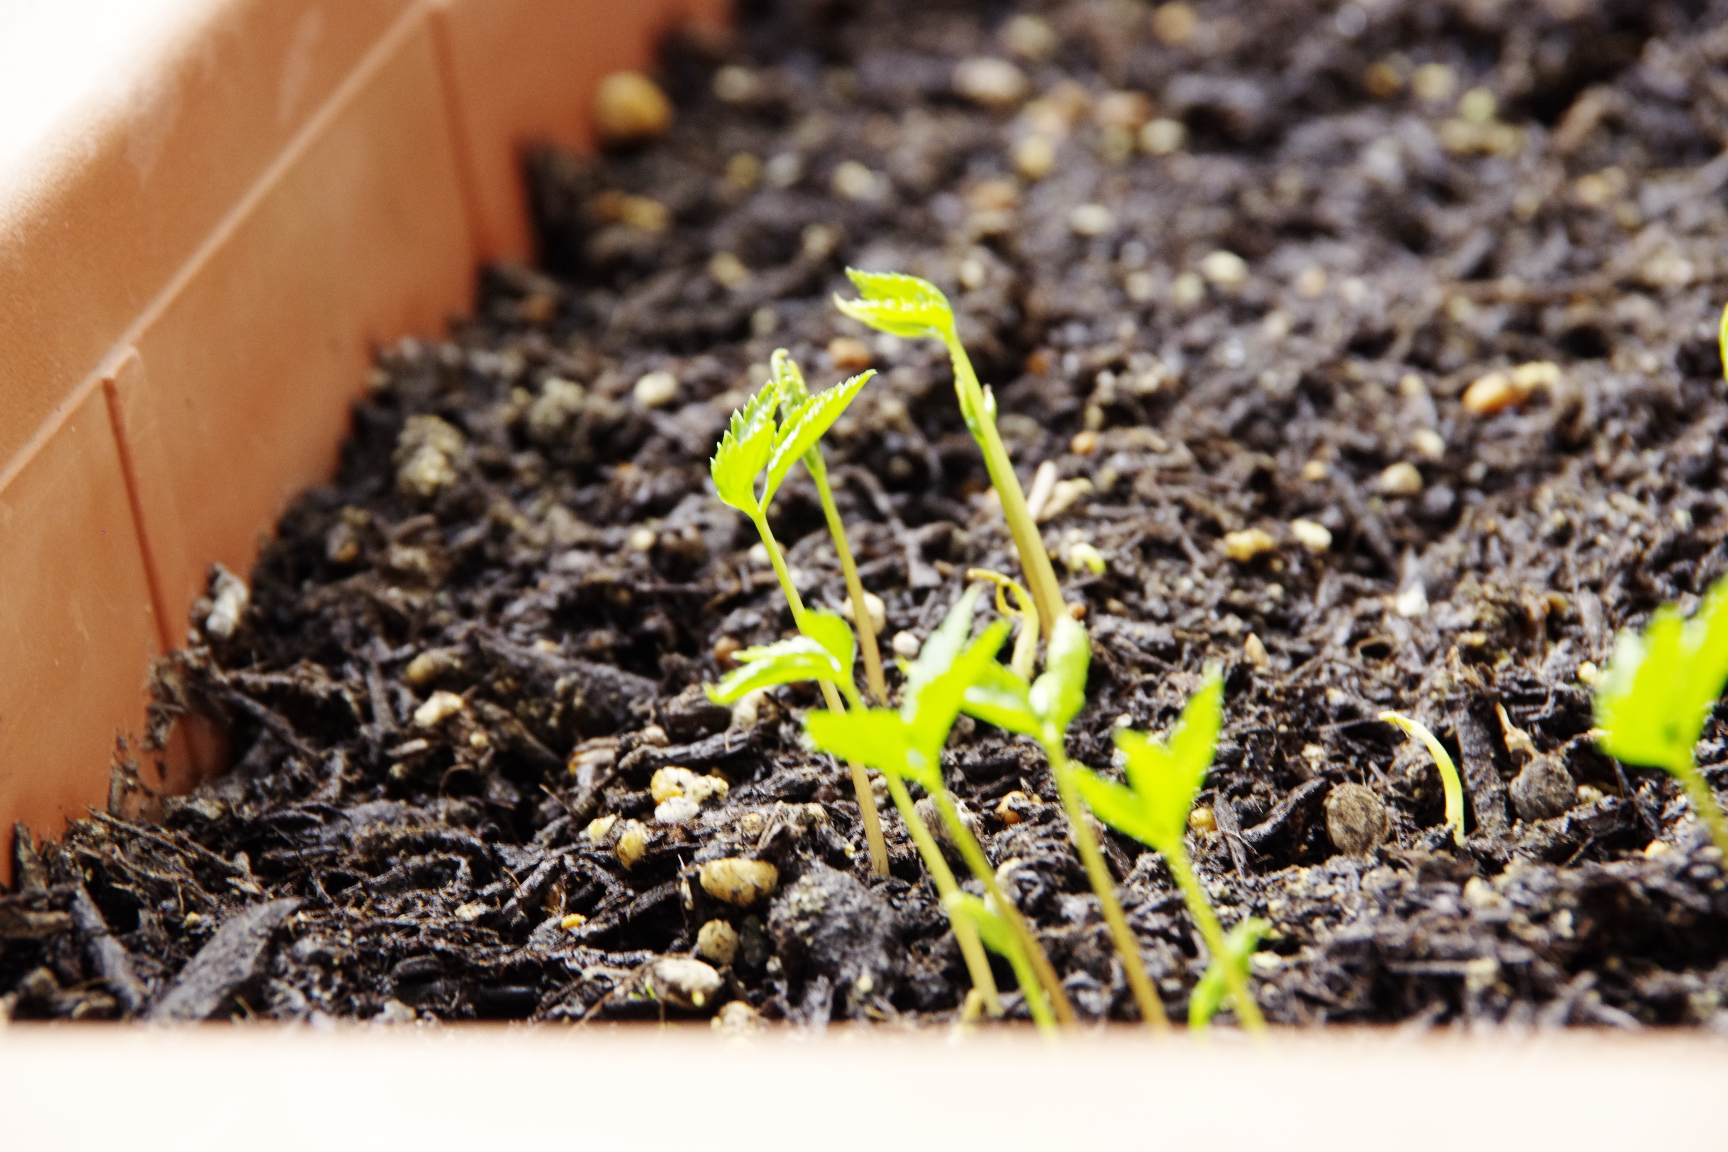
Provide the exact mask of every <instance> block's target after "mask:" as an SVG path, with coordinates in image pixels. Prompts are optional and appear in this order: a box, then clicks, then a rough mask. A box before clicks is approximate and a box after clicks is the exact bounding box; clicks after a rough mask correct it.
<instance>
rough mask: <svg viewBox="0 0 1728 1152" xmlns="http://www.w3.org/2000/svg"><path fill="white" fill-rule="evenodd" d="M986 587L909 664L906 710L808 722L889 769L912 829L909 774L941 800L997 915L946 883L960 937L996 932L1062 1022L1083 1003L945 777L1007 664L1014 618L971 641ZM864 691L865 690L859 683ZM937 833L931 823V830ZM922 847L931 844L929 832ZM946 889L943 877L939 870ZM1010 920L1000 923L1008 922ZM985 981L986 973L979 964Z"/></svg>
mask: <svg viewBox="0 0 1728 1152" xmlns="http://www.w3.org/2000/svg"><path fill="white" fill-rule="evenodd" d="M978 591H979V590H978V589H971V590H968V591H967V593H966V594H965V595H964V596H962V597H961V598H960V602H959V603H958V604H957V605H955V607H954V609H953V610H952V611H950V612H949V614H948V617H947V619H945V620H944V621H943V622H942V625H941V626H940V627H939V628H937V629H936V631H935V632H933V633H932V634H931V636H930V638H929V639H928V640H926V641H925V643H924V646H923V649H922V650H921V651H920V652H919V654H918V658H917V660H915V661H913V663H911V664H910V665H908V666H907V668H906V687H905V690H904V693H903V697H902V699H903V701H904V702H903V703H902V705H901V707H900V708H899V709H898V710H894V709H887V708H874V709H868V710H865V709H857V710H854V711H851V712H848V713H844V714H841V713H837V712H828V713H821V714H814V715H810V716H806V717H805V721H804V724H805V729H806V730H807V731H808V732H809V734H810V739H811V742H812V743H813V744H815V745H816V747H817V748H819V749H821V750H822V751H825V752H830V753H832V754H834V755H836V756H842V757H846V758H850V759H856V760H859V761H862V762H863V763H866V764H868V765H870V766H871V767H872V768H875V769H877V770H878V771H880V772H881V773H882V774H883V775H884V776H886V777H887V779H888V787H889V793H890V795H892V796H893V798H894V803H895V805H896V806H897V807H898V808H899V809H900V812H901V815H902V816H903V817H905V818H906V825H907V828H908V830H910V831H912V832H913V835H914V837H915V838H916V837H917V836H918V829H919V827H921V822H920V821H917V812H916V810H915V809H914V808H913V805H912V798H911V795H910V793H909V792H908V791H907V788H906V785H907V784H908V783H911V784H917V785H918V786H919V787H921V788H922V789H923V790H924V792H925V793H926V794H927V795H928V796H929V797H930V798H931V799H932V800H933V801H934V802H935V804H936V810H937V811H938V812H939V813H940V814H941V817H942V823H943V826H944V828H945V829H946V830H947V833H948V837H949V840H950V841H951V842H952V843H953V844H954V846H955V847H956V848H958V849H959V851H960V855H961V857H962V858H964V859H965V861H966V865H967V867H968V868H970V869H971V871H972V874H973V876H974V877H976V878H977V880H978V881H979V883H980V884H982V885H983V886H984V891H985V894H986V896H987V897H988V909H987V910H988V911H989V912H990V914H991V915H993V916H994V917H996V918H997V919H996V921H992V920H990V919H988V918H986V917H983V916H981V915H979V914H978V911H979V910H978V909H976V908H973V907H972V906H971V905H967V904H966V903H965V902H964V901H963V900H962V899H961V897H962V896H963V893H961V892H960V891H959V889H958V887H955V888H953V889H951V890H949V891H944V892H942V893H941V895H942V899H943V905H944V907H945V908H946V909H947V911H948V914H949V918H950V919H951V920H952V921H953V922H954V924H955V929H956V938H957V939H963V937H961V935H960V932H961V925H962V924H964V925H967V926H968V929H969V931H968V935H973V936H974V937H976V935H978V934H982V933H992V934H993V935H992V936H991V937H988V938H991V939H994V941H995V943H996V944H997V945H998V946H999V947H1000V948H1001V950H1002V951H1003V952H1004V954H1005V955H1006V956H1007V957H1008V959H1009V963H1010V964H1011V965H1012V966H1013V967H1014V970H1015V972H1016V973H1017V974H1022V973H1027V974H1030V975H1032V976H1033V977H1034V978H1035V982H1027V981H1026V979H1025V976H1024V975H1022V976H1021V980H1022V983H1021V990H1022V992H1023V993H1024V994H1025V997H1026V1004H1027V1008H1028V1010H1029V1011H1030V1012H1031V1013H1032V1016H1033V1019H1034V1020H1036V1021H1037V1022H1038V1024H1039V1026H1040V1027H1041V1028H1049V1027H1052V1026H1054V1025H1055V1024H1056V1023H1058V1022H1060V1023H1063V1024H1071V1023H1072V1022H1073V1020H1074V1008H1073V1005H1072V1004H1070V1003H1069V1001H1068V997H1067V994H1066V993H1065V992H1064V991H1063V990H1062V984H1061V981H1060V979H1059V978H1058V977H1057V975H1056V970H1055V968H1053V967H1052V966H1051V964H1050V960H1049V958H1048V957H1047V956H1045V954H1044V948H1043V946H1042V945H1041V944H1039V943H1038V938H1037V937H1036V936H1034V935H1033V934H1032V930H1031V928H1030V927H1029V926H1028V925H1027V923H1026V920H1025V918H1024V917H1023V916H1021V914H1020V911H1019V909H1017V908H1016V907H1015V906H1014V904H1013V902H1012V901H1010V900H1009V899H1008V898H1007V896H1006V894H1005V893H1004V892H1003V891H1002V887H1001V884H1000V882H999V881H998V880H997V878H996V870H995V869H994V868H993V867H992V866H991V864H990V860H989V858H988V857H987V856H985V854H984V849H983V847H982V846H981V845H980V844H979V843H978V839H977V837H976V836H974V835H973V833H972V830H971V829H970V828H968V827H967V826H966V824H965V822H964V821H962V820H961V819H960V812H959V809H958V808H957V807H956V806H955V803H954V797H953V795H952V794H951V793H950V792H949V791H948V788H947V785H946V783H945V782H944V781H943V779H942V748H943V746H944V745H945V744H946V743H947V742H948V734H949V732H950V730H951V729H952V728H953V726H954V721H955V720H956V719H957V718H958V716H959V714H960V710H961V706H962V703H963V699H964V697H965V694H966V691H967V689H968V688H970V687H972V685H973V684H975V683H976V682H977V681H978V680H979V679H980V678H981V677H983V676H985V675H986V674H987V672H988V669H990V668H992V667H997V665H996V660H995V654H996V652H997V651H998V650H999V649H1000V648H1001V647H1002V643H1003V641H1004V639H1005V638H1006V635H1007V628H1008V624H1007V621H1001V620H999V621H997V622H996V623H995V624H992V625H991V626H990V627H989V628H987V629H985V631H984V633H983V635H982V636H981V637H980V638H979V639H977V640H975V641H971V642H968V637H969V636H970V634H971V630H972V615H973V612H974V610H975V609H976V607H977V602H978ZM854 691H856V690H855V689H854ZM926 835H927V833H926ZM919 847H920V850H921V851H922V850H924V844H923V843H922V841H920V842H919ZM930 849H931V852H926V857H925V858H926V862H927V863H929V864H930V865H931V873H932V876H933V877H937V870H936V867H935V863H934V860H933V859H932V854H933V855H934V857H936V858H940V856H941V853H940V852H939V851H935V844H934V842H933V841H932V842H931V844H930ZM938 886H939V889H940V887H941V882H940V880H939V878H938ZM998 922H999V924H1000V925H1001V926H1002V927H1003V929H1004V930H1002V931H997V930H996V928H994V927H992V925H993V924H996V923H998ZM973 980H974V982H975V983H980V981H979V978H978V976H977V975H976V974H974V976H973Z"/></svg>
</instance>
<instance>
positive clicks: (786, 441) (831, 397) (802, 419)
mask: <svg viewBox="0 0 1728 1152" xmlns="http://www.w3.org/2000/svg"><path fill="white" fill-rule="evenodd" d="M875 375H876V373H875V372H874V371H873V370H872V371H869V372H865V373H862V374H861V375H858V376H854V377H852V379H850V380H847V381H845V382H843V383H840V384H836V385H834V387H832V388H828V389H824V390H823V391H821V392H818V393H816V394H815V395H813V396H806V397H805V398H804V399H803V400H800V401H797V402H795V403H793V404H790V405H788V406H787V411H786V415H785V418H784V420H783V421H782V423H781V425H780V429H779V431H778V432H777V433H776V434H775V437H774V449H773V451H772V452H771V453H770V454H769V456H768V483H767V488H766V490H765V491H764V492H763V494H762V502H763V503H764V504H766V503H767V502H768V501H770V500H772V499H773V498H774V493H775V491H777V490H778V489H779V487H780V482H781V481H782V480H784V479H786V473H788V472H790V471H791V470H792V465H794V464H796V463H798V461H800V460H802V459H804V456H805V454H806V453H808V452H809V451H810V450H811V449H812V448H814V447H815V446H816V442H817V441H818V440H820V439H821V438H822V436H823V434H824V433H825V432H827V431H828V429H829V428H831V427H832V426H833V424H834V421H836V420H838V419H839V418H840V414H841V413H842V412H844V411H846V406H847V405H848V404H850V403H852V400H853V398H854V397H856V396H857V395H858V392H859V390H860V389H861V388H863V387H864V385H866V384H868V383H869V382H870V378H871V377H873V376H875Z"/></svg>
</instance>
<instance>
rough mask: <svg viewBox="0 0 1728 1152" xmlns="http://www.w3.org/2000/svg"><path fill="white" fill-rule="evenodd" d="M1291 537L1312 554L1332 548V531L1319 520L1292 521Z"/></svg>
mask: <svg viewBox="0 0 1728 1152" xmlns="http://www.w3.org/2000/svg"><path fill="white" fill-rule="evenodd" d="M1290 535H1292V536H1294V537H1296V543H1298V544H1300V545H1302V547H1304V548H1306V549H1308V551H1310V552H1325V551H1327V550H1328V549H1330V548H1331V547H1332V530H1331V529H1330V528H1328V527H1326V525H1324V524H1322V523H1320V522H1319V521H1317V520H1292V521H1290Z"/></svg>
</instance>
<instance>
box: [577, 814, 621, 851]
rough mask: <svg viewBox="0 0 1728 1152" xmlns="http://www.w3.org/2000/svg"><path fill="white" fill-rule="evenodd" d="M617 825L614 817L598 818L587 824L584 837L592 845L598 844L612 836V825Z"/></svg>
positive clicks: (616, 819)
mask: <svg viewBox="0 0 1728 1152" xmlns="http://www.w3.org/2000/svg"><path fill="white" fill-rule="evenodd" d="M617 823H618V817H616V816H598V817H596V818H594V819H593V820H590V821H589V822H588V827H587V829H586V831H585V833H584V834H585V835H586V836H587V837H588V840H589V842H590V843H592V844H598V843H600V842H601V841H602V840H604V839H606V837H608V836H610V835H611V834H612V827H613V825H615V824H617Z"/></svg>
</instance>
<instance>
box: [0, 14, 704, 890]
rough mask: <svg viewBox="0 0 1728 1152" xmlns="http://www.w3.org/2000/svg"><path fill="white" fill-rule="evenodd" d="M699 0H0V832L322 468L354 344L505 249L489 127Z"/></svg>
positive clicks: (51, 787)
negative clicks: (619, 0) (35, 1)
mask: <svg viewBox="0 0 1728 1152" xmlns="http://www.w3.org/2000/svg"><path fill="white" fill-rule="evenodd" d="M723 8H724V0H633V2H631V3H628V4H609V3H605V2H603V0H341V2H340V3H336V2H332V0H83V2H81V3H78V4H75V5H73V4H68V5H36V6H22V7H19V8H18V10H17V11H13V10H11V9H8V10H6V11H0V651H4V653H5V659H4V660H3V661H0V828H5V829H10V827H11V824H12V822H13V821H14V820H24V821H26V822H27V823H29V824H31V825H32V826H33V827H34V828H35V829H36V830H37V831H38V832H40V833H44V834H47V835H58V833H59V830H60V827H61V821H62V819H63V818H65V817H67V816H70V815H76V814H78V813H80V812H82V811H83V809H84V808H85V807H86V806H87V805H90V804H98V803H101V802H102V800H103V798H104V797H105V795H106V792H107V787H108V776H109V773H108V764H109V759H110V753H111V751H112V749H113V747H114V740H115V737H116V735H117V734H127V735H128V736H130V737H131V738H133V739H134V740H135V739H136V737H137V734H138V733H139V732H140V731H141V729H142V726H143V720H144V704H145V688H144V678H145V669H146V666H147V663H148V661H149V659H150V658H151V657H152V656H154V655H156V654H158V653H160V652H162V651H163V650H164V649H166V648H168V647H170V646H172V645H173V644H174V643H175V642H176V640H177V639H178V638H179V637H180V636H181V635H182V633H183V628H184V621H185V620H186V618H187V610H188V608H189V607H190V605H191V603H192V602H193V600H195V599H196V598H197V596H198V595H199V594H200V591H201V590H202V587H203V584H204V581H205V575H206V573H207V571H208V570H209V566H210V565H211V564H213V563H216V562H220V563H223V564H226V565H228V566H229V567H230V568H232V569H234V570H235V571H241V572H244V571H246V570H247V569H248V568H249V567H250V565H251V563H252V559H253V555H254V553H255V550H256V542H257V540H258V538H259V537H260V535H261V534H263V533H265V532H267V531H269V529H270V526H271V524H272V522H273V520H274V518H275V517H276V516H277V515H278V513H279V512H280V511H281V510H282V509H283V507H284V506H285V504H286V502H287V501H288V499H289V498H290V497H291V496H292V495H293V494H294V493H295V492H296V491H298V490H300V489H302V488H304V487H305V486H307V485H309V484H313V483H316V482H318V481H319V480H322V479H323V478H325V477H327V476H328V475H329V474H330V473H331V471H332V470H333V468H334V466H335V462H336V452H337V446H338V444H339V443H340V441H341V438H342V435H343V433H344V430H345V428H346V426H347V420H348V406H349V404H350V402H351V401H352V399H353V398H354V396H355V395H356V393H357V391H358V389H360V388H361V387H362V386H363V384H364V381H365V378H366V372H367V367H368V363H369V361H370V358H371V355H372V350H373V349H374V348H375V347H376V346H378V345H380V344H382V343H385V342H389V341H393V340H395V339H397V338H398V337H401V336H404V335H409V334H418V335H425V336H437V335H439V334H441V332H442V330H443V327H444V322H445V319H446V318H447V317H449V316H453V315H457V314H460V313H461V312H463V311H464V310H465V309H466V308H467V306H468V303H469V299H470V290H471V285H472V282H473V278H474V272H475V269H476V267H477V266H478V265H479V264H480V263H481V262H483V261H486V260H490V259H495V258H499V257H520V256H525V255H526V254H527V250H528V245H529V236H528V225H527V220H526V210H525V203H526V202H525V197H524V193H523V189H522V188H521V187H520V182H519V176H518V165H517V154H518V150H519V148H520V147H521V146H522V145H523V144H524V143H526V142H528V141H530V140H534V139H550V140H557V141H560V142H563V143H567V144H582V143H584V142H585V141H586V133H587V124H586V119H587V112H588V109H589V107H590V104H591V100H592V93H593V89H594V87H595V85H596V84H597V83H598V81H599V80H600V78H601V77H602V76H604V75H605V74H606V73H608V72H610V71H613V70H616V69H619V68H625V67H631V66H640V65H643V64H646V63H647V62H648V60H649V57H650V54H651V50H652V45H653V43H654V41H655V39H656V38H657V37H658V36H659V35H660V34H661V33H663V32H664V31H666V30H667V29H668V28H669V27H670V26H671V25H673V24H675V23H677V22H679V21H682V20H692V19H698V20H699V19H707V20H716V19H719V18H720V16H721V11H722V9H723ZM196 744H197V742H196V741H195V740H192V739H188V738H186V737H185V736H184V735H182V737H181V738H179V739H178V740H177V742H176V745H175V746H174V748H173V749H172V750H171V752H172V754H171V756H170V764H171V770H172V773H173V777H174V779H173V780H172V781H171V783H172V784H173V785H175V786H184V785H186V784H187V783H189V782H190V780H191V779H192V778H193V776H194V775H195V774H196V773H199V772H207V771H210V770H212V769H214V768H215V767H216V765H215V763H214V759H215V757H214V755H213V754H212V753H211V752H210V751H208V750H206V751H203V752H200V750H199V748H198V747H197V746H196ZM5 866H6V867H7V868H9V867H10V855H9V854H7V862H6V865H5Z"/></svg>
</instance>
